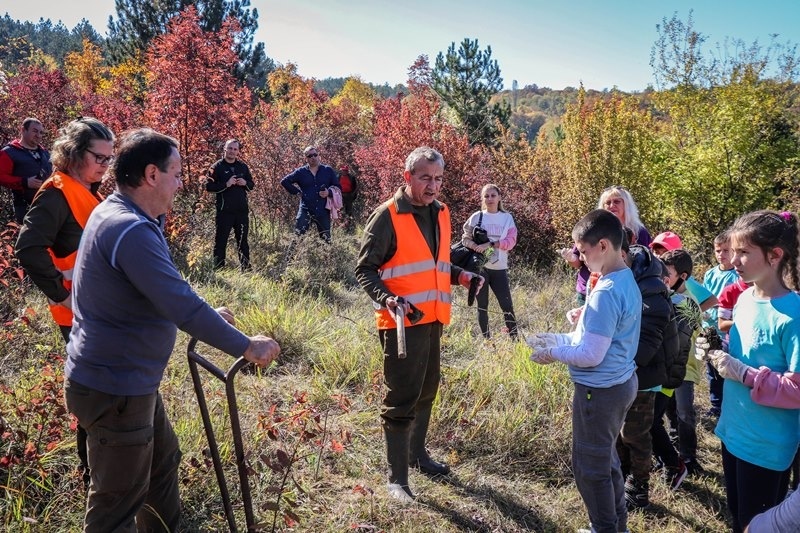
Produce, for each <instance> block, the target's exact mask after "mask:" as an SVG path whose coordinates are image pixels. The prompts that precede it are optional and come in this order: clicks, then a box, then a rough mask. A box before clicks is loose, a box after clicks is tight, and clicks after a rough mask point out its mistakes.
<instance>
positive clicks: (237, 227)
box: [214, 211, 250, 269]
mask: <svg viewBox="0 0 800 533" xmlns="http://www.w3.org/2000/svg"><path fill="white" fill-rule="evenodd" d="M249 229H250V213H249V212H248V211H217V232H216V235H215V236H214V268H221V267H224V266H225V249H226V248H227V247H228V238H229V237H230V235H231V230H233V236H234V238H235V239H236V247H237V250H238V251H239V265H240V266H241V268H243V269H246V268H250V245H249V244H247V233H248V231H249Z"/></svg>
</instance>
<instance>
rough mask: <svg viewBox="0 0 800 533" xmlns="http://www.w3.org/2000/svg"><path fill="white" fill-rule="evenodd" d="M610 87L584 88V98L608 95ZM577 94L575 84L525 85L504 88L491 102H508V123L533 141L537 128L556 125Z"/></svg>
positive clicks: (597, 97)
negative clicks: (561, 87) (557, 87)
mask: <svg viewBox="0 0 800 533" xmlns="http://www.w3.org/2000/svg"><path fill="white" fill-rule="evenodd" d="M610 95H611V91H609V90H607V89H606V90H603V91H597V90H594V89H586V100H587V101H588V102H591V101H592V100H595V99H600V98H608V97H609V96H610ZM577 98H578V88H576V87H565V88H564V89H561V90H556V89H551V88H549V87H539V86H538V85H536V84H533V85H526V86H525V87H523V88H521V89H517V90H516V91H515V90H505V91H502V92H500V93H498V94H496V95H495V96H494V98H493V99H492V101H493V102H496V101H504V102H508V103H509V104H510V105H511V127H512V129H513V131H514V132H515V133H517V134H520V133H525V135H526V136H527V137H528V139H529V140H530V141H531V142H533V141H534V140H535V139H536V136H537V135H538V134H539V130H540V129H541V128H542V127H544V126H545V125H547V128H546V131H547V130H549V129H551V128H552V127H554V126H556V125H557V124H558V122H559V120H560V118H561V116H562V115H563V114H564V113H565V112H566V111H567V105H568V104H571V103H573V102H575V101H576V100H577Z"/></svg>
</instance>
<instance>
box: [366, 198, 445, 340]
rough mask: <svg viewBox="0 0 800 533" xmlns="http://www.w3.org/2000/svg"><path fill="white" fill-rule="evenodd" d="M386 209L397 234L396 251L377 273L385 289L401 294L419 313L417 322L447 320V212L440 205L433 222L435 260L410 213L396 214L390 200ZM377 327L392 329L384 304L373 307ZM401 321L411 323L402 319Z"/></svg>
mask: <svg viewBox="0 0 800 533" xmlns="http://www.w3.org/2000/svg"><path fill="white" fill-rule="evenodd" d="M387 209H388V211H389V214H390V215H391V221H392V226H393V227H394V232H395V235H396V236H397V251H396V252H395V254H394V256H393V257H392V258H391V259H389V260H388V261H387V262H386V263H385V264H384V265H383V266H382V267H381V269H380V271H379V273H380V276H381V280H383V282H384V284H385V285H386V288H387V289H388V290H389V292H391V293H393V294H396V295H397V296H402V297H403V298H405V299H406V300H407V301H408V302H410V303H413V304H414V305H415V306H416V307H417V308H418V309H419V310H420V311H422V313H423V317H422V319H421V320H420V321H419V322H417V324H427V323H430V322H435V321H438V322H441V323H443V324H449V323H450V301H451V298H450V246H449V244H448V243H449V242H450V232H451V228H450V212H449V210H448V209H447V207H446V206H445V205H444V204H442V208H441V209H440V210H439V215H438V219H437V225H438V230H439V250H438V254H437V257H436V259H435V260H434V258H433V257H431V251H430V247H429V246H428V242H427V241H426V240H425V237H424V236H423V235H422V232H421V231H420V229H419V226H418V225H417V221H416V219H415V218H414V214H413V213H398V212H397V206H396V205H395V202H394V200H390V201H389V202H388V204H387ZM375 319H376V322H377V324H378V329H394V328H395V327H396V324H395V322H394V319H393V318H392V316H391V315H390V314H389V311H388V310H387V309H386V308H385V307H380V308H376V310H375ZM405 324H406V326H407V327H409V326H411V325H412V324H411V322H409V321H408V319H407V318H406V321H405Z"/></svg>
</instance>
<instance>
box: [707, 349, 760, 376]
mask: <svg viewBox="0 0 800 533" xmlns="http://www.w3.org/2000/svg"><path fill="white" fill-rule="evenodd" d="M708 358H709V360H710V361H711V364H712V365H714V368H716V369H717V372H719V375H720V376H722V377H723V378H725V379H732V380H735V381H738V382H739V383H744V373H745V372H747V369H748V368H750V367H749V366H748V365H746V364H745V363H743V362H741V361H739V360H738V359H736V358H735V357H733V356H732V355H731V354H729V353H727V352H723V351H722V350H711V351H710V352H708Z"/></svg>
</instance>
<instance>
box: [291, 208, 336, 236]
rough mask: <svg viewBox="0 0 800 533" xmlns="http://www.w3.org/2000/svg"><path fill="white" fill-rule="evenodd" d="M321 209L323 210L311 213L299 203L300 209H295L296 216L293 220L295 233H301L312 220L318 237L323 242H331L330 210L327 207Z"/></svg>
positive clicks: (306, 229) (305, 230)
mask: <svg viewBox="0 0 800 533" xmlns="http://www.w3.org/2000/svg"><path fill="white" fill-rule="evenodd" d="M322 211H324V212H317V213H316V214H312V213H311V211H310V210H309V209H308V208H307V207H306V206H305V205H304V204H300V209H299V210H298V211H297V217H296V218H295V221H294V232H295V234H297V235H303V234H304V233H305V232H307V231H308V228H309V227H310V226H311V223H312V222H313V223H314V225H315V226H316V227H317V231H318V232H319V236H320V238H321V239H322V240H324V241H325V242H331V212H330V211H328V210H327V209H323V210H322Z"/></svg>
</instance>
